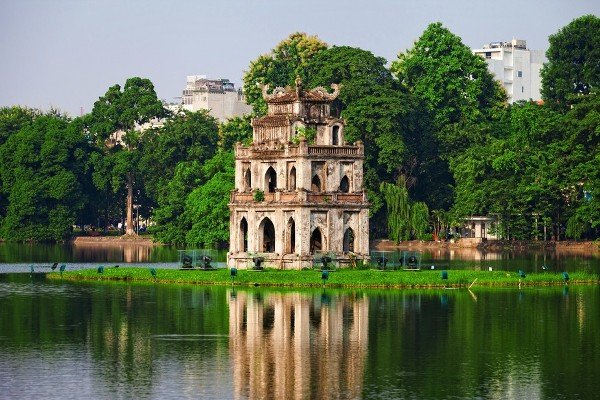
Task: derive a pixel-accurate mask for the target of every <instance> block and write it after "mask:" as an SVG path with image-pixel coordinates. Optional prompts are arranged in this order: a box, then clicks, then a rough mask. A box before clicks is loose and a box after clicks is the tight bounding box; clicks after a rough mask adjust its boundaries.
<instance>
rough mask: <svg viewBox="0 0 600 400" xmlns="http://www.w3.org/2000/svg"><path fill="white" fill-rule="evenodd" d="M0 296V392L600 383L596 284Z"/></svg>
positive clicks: (577, 387)
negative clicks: (429, 288) (398, 289)
mask: <svg viewBox="0 0 600 400" xmlns="http://www.w3.org/2000/svg"><path fill="white" fill-rule="evenodd" d="M40 278H41V277H40ZM0 305H1V307H0V353H1V354H2V357H0V397H1V398H74V397H75V398H85V397H89V398H100V399H112V398H138V397H140V398H172V397H190V398H277V399H280V398H283V399H286V398H299V399H303V398H383V399H390V398H428V399H447V398H469V399H470V398H486V399H487V398H491V399H511V398H513V399H522V398H540V399H559V398H574V399H577V398H582V399H587V398H596V397H597V394H598V393H599V392H600V381H598V379H597V371H598V370H600V341H598V337H599V335H600V312H599V311H600V288H599V287H598V286H590V287H586V286H571V287H564V288H560V287H557V288H548V289H532V288H526V289H523V290H520V291H519V290H506V289H496V290H483V289H479V290H474V293H473V294H470V293H469V292H468V291H466V290H427V291H396V290H388V291H365V292H362V291H356V292H353V291H333V290H327V292H323V291H294V292H291V291H273V290H260V289H259V290H250V289H244V290H236V291H233V290H231V289H228V288H222V287H202V286H169V285H130V284H125V283H118V284H106V283H85V284H74V283H60V282H44V281H43V280H37V279H36V280H34V281H30V278H29V276H28V275H26V274H13V275H2V274H0Z"/></svg>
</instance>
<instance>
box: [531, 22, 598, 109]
mask: <svg viewBox="0 0 600 400" xmlns="http://www.w3.org/2000/svg"><path fill="white" fill-rule="evenodd" d="M599 37H600V18H598V17H597V16H595V15H584V16H582V17H579V18H576V19H574V20H573V21H571V23H569V24H568V25H567V26H565V27H563V28H562V29H560V30H559V31H558V32H557V33H555V34H554V35H550V37H549V38H548V41H549V42H550V46H549V48H548V51H547V52H546V57H548V62H547V63H545V64H544V67H543V68H542V71H541V76H542V98H543V99H544V101H546V102H547V103H548V104H549V105H550V106H551V107H554V108H559V109H562V110H567V109H568V106H569V105H570V104H571V103H572V102H573V99H574V98H575V96H577V95H585V94H589V93H590V92H591V91H592V90H593V89H594V88H596V89H597V88H598V85H600V44H599V40H598V38H599Z"/></svg>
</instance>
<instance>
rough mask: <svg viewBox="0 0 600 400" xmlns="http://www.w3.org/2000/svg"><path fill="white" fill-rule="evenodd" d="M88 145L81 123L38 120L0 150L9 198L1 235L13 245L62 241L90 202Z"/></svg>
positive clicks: (59, 118) (4, 190)
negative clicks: (26, 242) (20, 242)
mask: <svg viewBox="0 0 600 400" xmlns="http://www.w3.org/2000/svg"><path fill="white" fill-rule="evenodd" d="M89 151H90V147H89V144H88V142H87V140H86V138H85V136H84V135H83V132H82V129H81V124H80V121H76V122H72V123H70V122H69V120H68V119H67V118H65V117H64V116H60V115H56V114H50V115H40V116H37V117H36V118H35V119H34V120H33V121H32V122H31V123H27V124H25V125H24V126H23V127H22V128H21V129H20V130H19V131H18V132H17V133H13V134H12V135H11V136H10V137H9V138H8V140H7V142H6V143H5V144H4V145H3V146H1V147H0V164H1V165H2V168H1V169H0V176H1V179H0V180H1V182H2V188H1V191H2V193H5V194H6V195H7V196H8V206H7V209H6V215H5V217H4V218H3V220H2V225H1V227H0V236H1V237H2V238H4V239H5V240H10V241H60V240H64V239H66V238H68V237H69V236H70V235H71V233H72V226H73V225H74V224H75V223H76V222H77V220H78V218H79V217H80V216H81V214H80V213H81V211H82V210H84V209H85V208H86V204H87V203H88V202H89V201H90V198H89V196H90V193H89V192H87V191H86V190H85V187H86V186H88V187H89V186H90V185H89V184H86V180H88V179H89V178H90V174H89V171H90V169H89V164H88V154H89Z"/></svg>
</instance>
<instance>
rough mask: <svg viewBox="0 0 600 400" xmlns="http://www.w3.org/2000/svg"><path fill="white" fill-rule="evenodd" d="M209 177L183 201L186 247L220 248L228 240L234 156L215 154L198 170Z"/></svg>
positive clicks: (226, 152)
mask: <svg viewBox="0 0 600 400" xmlns="http://www.w3.org/2000/svg"><path fill="white" fill-rule="evenodd" d="M202 172H203V175H204V176H206V177H209V178H208V180H206V182H204V183H203V184H202V185H201V186H199V187H198V188H196V189H194V191H193V192H192V193H190V195H189V196H188V198H187V200H186V211H185V215H186V219H187V221H188V223H189V224H190V225H191V228H190V229H189V231H188V232H187V234H186V242H187V243H188V244H204V245H206V246H219V247H221V246H224V245H225V244H226V243H227V242H228V241H229V207H228V203H229V196H230V193H231V191H232V190H233V187H234V184H233V182H234V175H235V169H234V157H233V153H232V152H231V151H223V150H221V151H219V152H218V153H217V154H216V155H215V156H214V157H213V158H212V159H211V160H209V161H208V162H207V163H206V164H205V165H204V166H203V167H202Z"/></svg>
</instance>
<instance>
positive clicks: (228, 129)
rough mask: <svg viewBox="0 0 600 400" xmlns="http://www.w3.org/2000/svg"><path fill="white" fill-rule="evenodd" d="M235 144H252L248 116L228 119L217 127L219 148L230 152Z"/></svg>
mask: <svg viewBox="0 0 600 400" xmlns="http://www.w3.org/2000/svg"><path fill="white" fill-rule="evenodd" d="M237 142H241V143H243V144H249V143H251V142H252V125H251V123H250V116H249V115H246V116H243V117H234V118H230V119H229V120H228V121H227V122H225V123H222V124H220V125H219V148H220V149H222V150H225V151H230V150H232V149H233V148H234V146H235V144H236V143H237Z"/></svg>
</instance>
